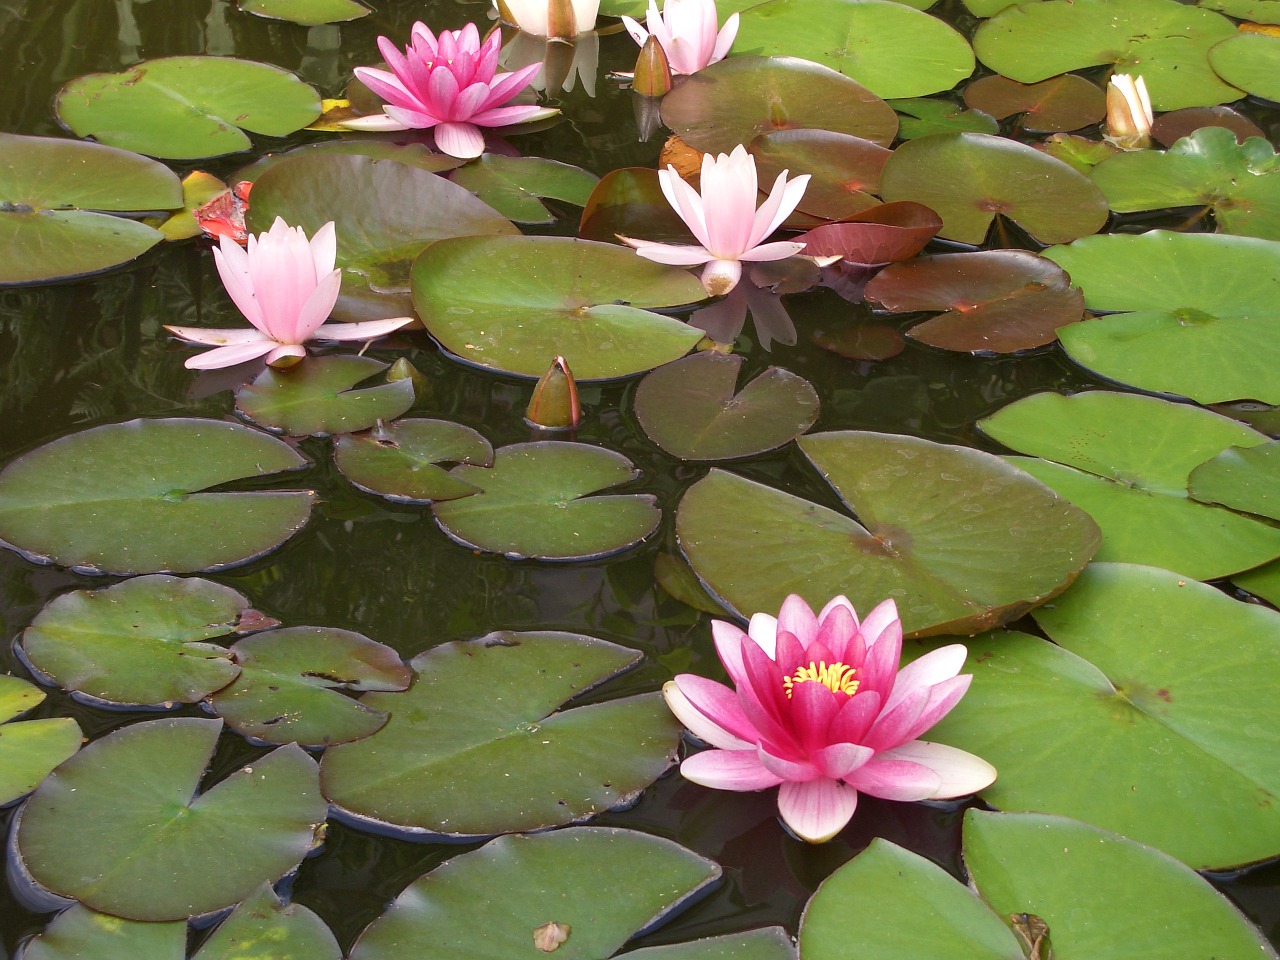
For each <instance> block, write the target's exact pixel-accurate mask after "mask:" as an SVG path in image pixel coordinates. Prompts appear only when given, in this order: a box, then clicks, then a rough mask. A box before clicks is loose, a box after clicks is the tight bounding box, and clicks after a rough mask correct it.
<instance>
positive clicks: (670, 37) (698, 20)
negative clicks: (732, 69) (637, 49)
mask: <svg viewBox="0 0 1280 960" xmlns="http://www.w3.org/2000/svg"><path fill="white" fill-rule="evenodd" d="M622 22H623V23H624V24H626V27H627V32H628V33H629V34H631V36H632V39H634V40H635V42H636V43H638V44H640V46H642V47H643V46H644V44H645V41H646V40H648V39H649V37H650V36H653V37H655V38H656V39H657V41H658V43H659V44H660V45H661V46H662V50H663V52H664V53H665V54H666V55H667V63H668V64H670V66H671V72H672V73H677V74H679V73H683V74H690V73H697V72H698V71H699V70H701V69H702V68H703V67H706V66H708V65H710V64H713V63H719V62H720V61H721V60H723V59H724V58H725V54H727V53H728V52H729V48H730V47H731V46H733V40H734V38H735V37H736V36H737V35H738V15H737V14H736V13H734V14H730V16H729V19H728V20H726V21H725V22H724V26H723V27H720V25H719V21H718V20H717V15H716V3H715V0H666V2H665V3H664V4H663V7H662V12H661V13H659V12H658V4H657V3H656V0H649V13H648V15H647V16H646V18H645V26H646V27H648V29H647V30H646V29H645V27H642V26H640V24H639V23H637V22H636V21H635V20H633V19H631V17H623V18H622Z"/></svg>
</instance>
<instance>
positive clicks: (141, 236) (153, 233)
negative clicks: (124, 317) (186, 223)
mask: <svg viewBox="0 0 1280 960" xmlns="http://www.w3.org/2000/svg"><path fill="white" fill-rule="evenodd" d="M181 204H182V184H181V182H180V181H179V180H178V178H177V177H176V176H175V175H174V174H173V172H172V171H170V170H169V169H168V168H167V167H165V166H164V165H163V164H160V163H156V162H155V161H154V160H148V159H147V158H146V157H139V156H137V155H136V154H132V153H128V152H126V151H124V150H116V149H114V148H112V147H104V146H102V145H101V144H96V143H77V142H75V141H73V140H54V139H49V138H45V137H19V136H15V135H14V134H11V133H0V286H4V285H7V284H16V283H39V282H42V281H46V280H66V279H70V278H73V277H82V276H86V275H88V274H91V273H98V272H100V271H102V270H109V269H110V268H111V267H114V266H118V265H119V264H122V263H127V262H128V261H130V260H132V259H134V258H135V257H140V256H142V254H144V253H146V252H147V251H148V250H150V249H151V248H152V247H154V246H155V245H156V244H157V243H159V242H160V241H161V240H162V239H164V235H163V234H161V233H160V232H159V231H157V230H154V229H152V228H151V227H149V226H147V225H146V224H143V223H138V222H137V221H135V220H126V219H124V218H123V217H116V216H111V215H110V213H107V212H104V211H118V212H122V213H138V212H143V211H148V210H168V209H171V208H175V207H178V206H181Z"/></svg>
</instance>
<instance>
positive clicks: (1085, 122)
mask: <svg viewBox="0 0 1280 960" xmlns="http://www.w3.org/2000/svg"><path fill="white" fill-rule="evenodd" d="M964 102H965V103H967V104H968V105H969V106H971V107H973V108H974V109H976V110H982V111H984V112H986V113H989V114H991V116H993V117H995V118H996V119H997V120H1004V119H1005V118H1006V117H1011V116H1013V115H1014V114H1019V113H1020V114H1022V115H1023V116H1022V119H1021V120H1020V121H1019V125H1020V126H1021V127H1022V129H1024V130H1030V131H1033V132H1036V133H1056V132H1058V131H1061V130H1079V129H1080V128H1081V127H1087V126H1089V125H1090V124H1093V123H1097V122H1098V121H1099V120H1101V119H1102V118H1103V117H1105V116H1106V115H1107V95H1106V93H1104V92H1103V90H1102V88H1101V87H1099V86H1097V85H1096V84H1093V83H1090V82H1089V81H1088V80H1086V79H1085V78H1084V77H1078V76H1076V75H1075V74H1074V73H1067V74H1063V75H1062V76H1059V77H1053V78H1052V79H1049V80H1044V81H1041V82H1040V83H1018V81H1016V80H1010V79H1009V78H1008V77H1000V76H990V77H982V78H980V79H978V80H974V81H973V82H972V83H970V84H969V85H968V86H966V87H965V88H964Z"/></svg>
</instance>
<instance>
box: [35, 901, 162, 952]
mask: <svg viewBox="0 0 1280 960" xmlns="http://www.w3.org/2000/svg"><path fill="white" fill-rule="evenodd" d="M186 955H187V922H186V920H185V919H184V920H171V921H169V922H168V923H144V922H142V921H139V920H122V919H120V918H119V917H112V916H108V915H107V914H105V913H98V912H97V911H95V910H90V909H89V908H88V907H86V906H84V905H83V904H80V903H76V904H72V905H71V906H70V907H68V908H67V909H66V910H63V911H62V912H61V913H60V914H58V915H57V916H56V917H54V918H53V919H52V920H51V921H50V922H49V926H47V927H46V928H45V929H44V931H43V932H42V933H41V934H40V935H39V936H38V937H36V938H35V939H34V940H31V941H29V942H27V943H26V944H24V945H23V948H22V953H21V957H22V960H83V958H86V957H92V958H93V960H139V958H140V957H146V958H147V960H184V958H185V957H186Z"/></svg>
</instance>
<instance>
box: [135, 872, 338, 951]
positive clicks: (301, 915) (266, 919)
mask: <svg viewBox="0 0 1280 960" xmlns="http://www.w3.org/2000/svg"><path fill="white" fill-rule="evenodd" d="M341 958H342V948H341V947H339V946H338V941H337V940H336V939H334V936H333V933H332V932H331V931H330V930H329V928H328V927H327V926H325V923H324V921H323V920H321V919H320V918H319V917H317V916H316V915H315V914H314V913H312V912H311V911H310V910H308V909H307V908H306V907H304V906H302V905H301V904H297V903H289V904H286V903H284V902H282V901H281V899H280V898H279V897H277V896H276V894H275V892H274V891H273V890H272V889H271V887H270V886H268V885H266V884H264V885H263V886H262V887H260V888H259V889H258V890H257V891H256V892H255V893H254V894H253V895H252V896H250V897H249V898H248V899H247V900H245V901H244V902H242V903H241V904H240V905H239V906H237V907H236V908H235V909H234V910H232V911H231V914H230V916H228V917H227V918H226V919H225V920H223V921H222V922H221V923H220V924H218V928H217V929H216V930H214V931H213V933H212V934H211V935H210V936H209V939H207V940H206V941H205V942H204V943H203V944H202V945H201V947H200V949H199V951H197V952H196V954H195V956H194V957H193V958H192V960H341ZM147 960H152V958H151V957H150V955H147Z"/></svg>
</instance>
